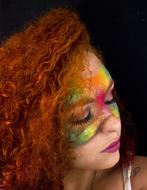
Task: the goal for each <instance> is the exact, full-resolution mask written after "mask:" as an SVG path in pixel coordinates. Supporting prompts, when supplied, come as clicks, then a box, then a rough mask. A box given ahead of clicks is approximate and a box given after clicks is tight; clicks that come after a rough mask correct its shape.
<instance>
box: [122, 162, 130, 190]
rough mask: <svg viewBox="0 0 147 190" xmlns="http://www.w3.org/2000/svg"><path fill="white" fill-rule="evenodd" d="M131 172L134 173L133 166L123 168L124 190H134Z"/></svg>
mask: <svg viewBox="0 0 147 190" xmlns="http://www.w3.org/2000/svg"><path fill="white" fill-rule="evenodd" d="M131 171H132V166H131V164H130V165H129V166H127V167H123V189H124V190H132V187H131V179H130V177H131Z"/></svg>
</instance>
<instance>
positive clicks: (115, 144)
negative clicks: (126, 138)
mask: <svg viewBox="0 0 147 190" xmlns="http://www.w3.org/2000/svg"><path fill="white" fill-rule="evenodd" d="M119 148H120V139H119V140H117V141H115V142H113V143H111V144H110V145H109V146H107V147H106V148H105V149H104V150H102V151H101V152H107V153H113V152H116V151H117V150H118V149H119Z"/></svg>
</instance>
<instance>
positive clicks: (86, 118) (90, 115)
mask: <svg viewBox="0 0 147 190" xmlns="http://www.w3.org/2000/svg"><path fill="white" fill-rule="evenodd" d="M91 118H92V114H91V111H90V109H89V110H88V114H87V115H86V117H84V118H83V119H79V120H77V121H74V122H73V125H83V124H87V123H88V122H89V121H91Z"/></svg>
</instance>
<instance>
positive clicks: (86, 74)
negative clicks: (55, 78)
mask: <svg viewBox="0 0 147 190" xmlns="http://www.w3.org/2000/svg"><path fill="white" fill-rule="evenodd" d="M86 61H87V63H85V69H84V71H82V72H81V75H82V79H83V81H84V87H81V88H78V87H77V86H76V85H74V87H73V85H72V84H71V85H70V86H72V87H73V89H72V88H71V89H72V90H71V91H69V96H68V100H67V102H68V103H69V105H72V104H75V103H78V102H79V101H83V99H85V98H86V97H87V99H89V98H90V99H91V98H94V97H95V96H96V95H97V94H99V93H104V92H106V91H107V89H108V88H109V86H110V84H111V83H112V78H111V76H110V74H109V72H108V71H107V70H106V68H105V67H104V65H103V63H102V62H101V60H100V59H99V58H98V57H97V56H96V55H95V54H94V53H91V52H89V53H88V56H87V59H86ZM73 81H76V78H74V79H73Z"/></svg>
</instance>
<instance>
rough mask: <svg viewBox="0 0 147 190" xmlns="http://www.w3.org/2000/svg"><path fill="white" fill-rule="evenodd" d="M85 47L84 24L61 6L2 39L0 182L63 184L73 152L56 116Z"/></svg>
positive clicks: (78, 69) (34, 186)
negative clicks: (5, 39) (7, 37)
mask: <svg viewBox="0 0 147 190" xmlns="http://www.w3.org/2000/svg"><path fill="white" fill-rule="evenodd" d="M89 49H90V42H89V35H88V33H87V30H86V28H85V26H84V24H83V23H81V21H80V19H79V17H78V15H77V14H76V13H74V12H72V11H70V10H67V9H64V8H58V9H53V10H50V11H49V12H48V13H47V14H46V15H45V16H43V17H42V18H40V19H39V20H37V21H35V22H34V23H32V24H30V25H29V26H28V27H26V28H25V29H24V31H22V32H19V33H16V34H14V35H12V36H11V37H10V38H9V39H8V40H7V41H5V42H3V44H2V45H1V48H0V167H1V173H0V176H1V179H2V180H1V182H0V183H1V187H2V186H3V187H4V188H6V189H7V188H8V189H11V190H13V189H15V190H17V189H18V190H22V189H34V190H38V189H43V190H45V189H52V190H54V189H57V190H58V189H63V184H62V179H63V177H64V171H65V170H67V169H69V168H70V166H71V162H72V160H73V157H74V155H73V152H72V149H71V148H70V147H69V144H68V142H67V141H66V138H65V134H64V128H63V127H62V125H61V122H60V118H61V117H62V110H63V107H64V100H65V97H66V95H67V91H68V82H69V81H70V80H71V76H74V75H76V77H77V78H78V76H80V72H81V71H82V69H83V67H84V59H85V52H88V51H89ZM79 81H80V77H79ZM59 126H60V127H59ZM125 152H127V149H125ZM125 155H126V154H125Z"/></svg>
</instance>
